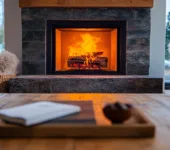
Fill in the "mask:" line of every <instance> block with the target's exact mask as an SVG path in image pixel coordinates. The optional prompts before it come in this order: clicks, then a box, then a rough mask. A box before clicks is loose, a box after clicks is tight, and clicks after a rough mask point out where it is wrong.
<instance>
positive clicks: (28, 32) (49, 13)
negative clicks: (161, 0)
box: [22, 8, 150, 75]
mask: <svg viewBox="0 0 170 150" xmlns="http://www.w3.org/2000/svg"><path fill="white" fill-rule="evenodd" d="M47 20H126V21H127V51H126V59H127V62H126V63H127V64H126V70H127V72H126V74H128V75H148V74H149V55H150V52H149V51H150V50H149V49H150V9H149V8H135V9H134V8H23V9H22V49H23V51H22V67H23V68H22V70H23V75H44V74H45V62H46V60H45V57H46V48H45V47H46V44H45V42H46V40H45V31H46V21H47Z"/></svg>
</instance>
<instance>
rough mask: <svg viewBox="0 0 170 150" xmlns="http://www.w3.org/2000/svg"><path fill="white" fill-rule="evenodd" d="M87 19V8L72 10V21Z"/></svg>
mask: <svg viewBox="0 0 170 150" xmlns="http://www.w3.org/2000/svg"><path fill="white" fill-rule="evenodd" d="M88 18H89V12H88V8H74V9H73V19H77V20H78V19H81V20H83V19H85V20H87V19H88Z"/></svg>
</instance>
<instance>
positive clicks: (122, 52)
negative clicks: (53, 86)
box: [46, 20, 126, 75]
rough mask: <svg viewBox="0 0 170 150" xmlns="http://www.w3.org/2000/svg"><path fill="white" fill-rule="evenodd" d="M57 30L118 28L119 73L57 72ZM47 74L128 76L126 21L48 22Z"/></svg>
mask: <svg viewBox="0 0 170 150" xmlns="http://www.w3.org/2000/svg"><path fill="white" fill-rule="evenodd" d="M56 28H117V30H118V50H117V51H118V53H117V55H118V56H117V57H118V59H117V61H118V62H117V64H118V66H117V67H118V69H117V71H116V72H115V71H103V70H68V71H56V70H55V56H56V55H55V52H56V51H55V36H56V35H55V29H56ZM46 74H48V75H61V74H62V75H68V74H69V75H124V74H126V21H110V20H109V21H108V20H107V21H106V20H103V21H101V20H100V21H89V20H87V21H77V20H76V21H75V20H74V21H66V20H48V21H47V30H46Z"/></svg>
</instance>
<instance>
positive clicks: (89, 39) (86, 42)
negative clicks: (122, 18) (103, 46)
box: [69, 33, 101, 56]
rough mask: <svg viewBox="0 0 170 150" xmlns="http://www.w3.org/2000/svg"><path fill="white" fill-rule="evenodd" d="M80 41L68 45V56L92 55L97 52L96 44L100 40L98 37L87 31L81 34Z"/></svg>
mask: <svg viewBox="0 0 170 150" xmlns="http://www.w3.org/2000/svg"><path fill="white" fill-rule="evenodd" d="M80 36H81V41H77V42H76V43H75V44H73V45H71V46H69V56H81V55H87V54H88V55H92V54H93V52H97V51H98V50H97V44H98V43H99V42H100V41H101V39H100V38H98V37H95V36H92V35H91V34H89V33H85V34H81V35H80Z"/></svg>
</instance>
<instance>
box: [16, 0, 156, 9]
mask: <svg viewBox="0 0 170 150" xmlns="http://www.w3.org/2000/svg"><path fill="white" fill-rule="evenodd" d="M19 6H20V7H21V8H23V7H153V0H19Z"/></svg>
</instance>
